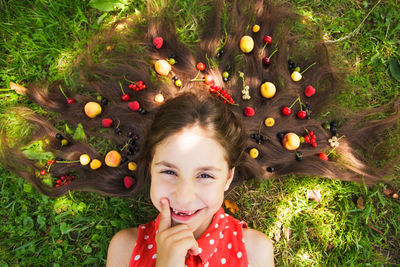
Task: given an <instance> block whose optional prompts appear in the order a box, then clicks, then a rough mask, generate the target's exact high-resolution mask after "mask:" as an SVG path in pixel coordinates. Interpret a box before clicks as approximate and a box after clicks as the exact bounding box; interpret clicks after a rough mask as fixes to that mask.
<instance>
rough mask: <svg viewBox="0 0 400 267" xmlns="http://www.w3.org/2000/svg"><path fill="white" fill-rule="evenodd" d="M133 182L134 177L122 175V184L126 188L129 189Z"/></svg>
mask: <svg viewBox="0 0 400 267" xmlns="http://www.w3.org/2000/svg"><path fill="white" fill-rule="evenodd" d="M134 184H135V179H133V178H132V177H131V176H125V177H124V186H125V188H126V189H129V188H131V187H132V185H134Z"/></svg>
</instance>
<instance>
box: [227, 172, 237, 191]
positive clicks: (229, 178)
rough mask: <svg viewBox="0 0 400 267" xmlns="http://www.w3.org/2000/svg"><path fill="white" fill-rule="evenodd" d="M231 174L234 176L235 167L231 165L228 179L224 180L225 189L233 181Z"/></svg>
mask: <svg viewBox="0 0 400 267" xmlns="http://www.w3.org/2000/svg"><path fill="white" fill-rule="evenodd" d="M233 176H235V167H233V168H232V169H231V170H229V176H228V180H227V181H226V185H225V191H226V190H228V189H229V186H230V185H231V183H232V181H233Z"/></svg>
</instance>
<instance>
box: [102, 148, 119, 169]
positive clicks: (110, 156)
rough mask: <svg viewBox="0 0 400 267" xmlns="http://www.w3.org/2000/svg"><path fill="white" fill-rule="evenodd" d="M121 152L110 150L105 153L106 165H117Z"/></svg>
mask: <svg viewBox="0 0 400 267" xmlns="http://www.w3.org/2000/svg"><path fill="white" fill-rule="evenodd" d="M121 158H122V157H121V154H120V153H118V151H116V150H111V151H109V152H108V153H107V155H106V158H105V160H104V162H105V163H106V165H107V166H108V167H118V166H119V164H121Z"/></svg>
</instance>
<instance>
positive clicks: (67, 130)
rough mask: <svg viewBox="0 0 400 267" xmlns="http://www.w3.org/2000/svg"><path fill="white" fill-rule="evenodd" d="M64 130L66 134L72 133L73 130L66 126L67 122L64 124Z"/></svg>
mask: <svg viewBox="0 0 400 267" xmlns="http://www.w3.org/2000/svg"><path fill="white" fill-rule="evenodd" d="M65 131H66V132H67V134H73V133H74V131H72V130H71V128H69V127H68V124H65Z"/></svg>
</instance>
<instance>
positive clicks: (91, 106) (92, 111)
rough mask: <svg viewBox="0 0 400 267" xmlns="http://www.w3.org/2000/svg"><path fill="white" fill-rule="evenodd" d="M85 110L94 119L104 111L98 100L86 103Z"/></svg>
mask: <svg viewBox="0 0 400 267" xmlns="http://www.w3.org/2000/svg"><path fill="white" fill-rule="evenodd" d="M84 110H85V114H86V115H87V116H88V117H89V118H92V119H93V118H95V117H96V116H97V115H99V114H100V113H101V111H102V109H101V106H100V104H99V103H97V102H88V103H86V105H85V108H84Z"/></svg>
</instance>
